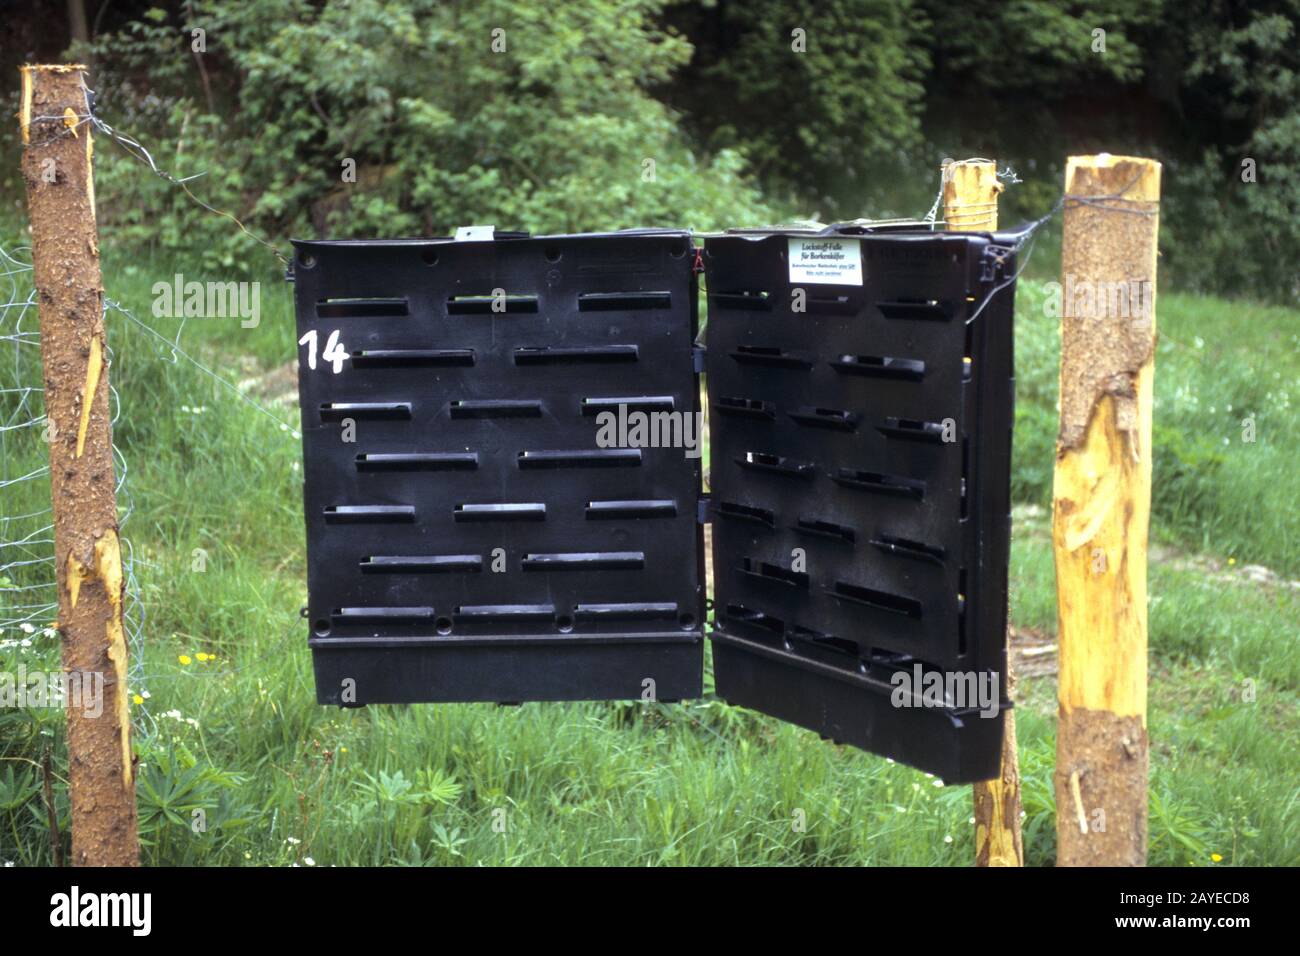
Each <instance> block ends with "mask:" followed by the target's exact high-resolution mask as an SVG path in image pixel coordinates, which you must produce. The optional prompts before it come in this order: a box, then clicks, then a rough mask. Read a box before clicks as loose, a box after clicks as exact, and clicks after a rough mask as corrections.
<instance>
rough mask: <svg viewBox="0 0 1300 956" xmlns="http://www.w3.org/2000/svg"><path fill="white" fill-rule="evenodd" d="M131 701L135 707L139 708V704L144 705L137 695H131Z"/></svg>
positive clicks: (142, 699) (141, 698)
mask: <svg viewBox="0 0 1300 956" xmlns="http://www.w3.org/2000/svg"><path fill="white" fill-rule="evenodd" d="M131 700H132V701H134V702H135V705H136V706H137V707H139V706H140V705H141V704H143V703H144V698H143V697H141V696H140V695H139V694H132V695H131Z"/></svg>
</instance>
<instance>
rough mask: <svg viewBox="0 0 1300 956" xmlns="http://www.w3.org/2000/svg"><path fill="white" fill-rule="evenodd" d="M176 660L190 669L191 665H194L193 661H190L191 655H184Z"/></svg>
mask: <svg viewBox="0 0 1300 956" xmlns="http://www.w3.org/2000/svg"><path fill="white" fill-rule="evenodd" d="M176 659H177V660H178V661H180V662H181V663H182V664H184V665H185V666H186V667H189V666H190V664H192V663H194V662H193V661H191V660H190V655H188V654H182V655H181V656H180V657H178V658H176Z"/></svg>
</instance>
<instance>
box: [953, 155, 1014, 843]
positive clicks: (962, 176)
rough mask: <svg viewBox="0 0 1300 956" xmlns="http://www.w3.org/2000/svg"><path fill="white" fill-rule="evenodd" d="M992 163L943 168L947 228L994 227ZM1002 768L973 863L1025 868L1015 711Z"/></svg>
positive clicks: (985, 796)
mask: <svg viewBox="0 0 1300 956" xmlns="http://www.w3.org/2000/svg"><path fill="white" fill-rule="evenodd" d="M1000 192H1002V183H1001V182H999V181H998V174H997V164H996V163H994V162H991V161H989V160H966V161H964V162H958V163H947V164H945V165H944V167H943V220H944V223H945V224H946V227H947V229H948V231H949V232H953V231H960V232H987V231H992V230H994V229H997V227H998V194H999V193H1000ZM1005 680H1006V684H1007V686H1006V691H1007V694H1008V695H1010V694H1011V692H1012V690H1013V689H1014V684H1013V677H1012V674H1011V648H1010V646H1009V644H1008V647H1007V673H1006V675H1005ZM1004 719H1005V724H1004V727H1005V729H1004V731H1003V738H1002V772H1001V773H1000V774H999V775H998V778H997V779H996V780H986V781H983V782H981V783H977V784H974V786H973V787H972V790H973V793H974V798H975V865H976V866H1024V863H1025V851H1024V844H1023V842H1022V841H1021V836H1020V761H1019V758H1018V757H1017V756H1016V715H1015V712H1014V711H1008V712H1007V714H1006V717H1005V718H1004Z"/></svg>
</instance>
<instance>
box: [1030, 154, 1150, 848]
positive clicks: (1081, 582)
mask: <svg viewBox="0 0 1300 956" xmlns="http://www.w3.org/2000/svg"><path fill="white" fill-rule="evenodd" d="M1065 192H1066V203H1065V224H1064V235H1063V238H1062V247H1061V272H1062V287H1063V288H1062V297H1063V301H1062V308H1061V427H1060V433H1059V435H1058V437H1057V446H1056V473H1055V482H1054V488H1053V495H1052V497H1053V501H1052V545H1053V550H1054V551H1055V555H1056V592H1057V605H1058V609H1057V615H1058V640H1059V642H1060V689H1059V693H1058V702H1059V723H1058V727H1057V735H1056V781H1055V782H1056V808H1057V813H1056V835H1057V865H1059V866H1142V865H1145V863H1146V853H1147V760H1148V756H1147V752H1148V741H1147V725H1146V704H1147V581H1146V570H1147V528H1148V525H1149V522H1150V513H1151V459H1152V447H1151V408H1152V405H1151V400H1152V384H1153V380H1154V371H1155V365H1154V363H1155V337H1156V319H1155V281H1156V236H1157V231H1158V214H1159V199H1160V164H1159V163H1157V162H1155V161H1153V160H1149V159H1138V158H1134V157H1128V156H1110V155H1107V154H1101V155H1098V156H1072V157H1070V159H1069V162H1068V164H1067V166H1066V174H1065Z"/></svg>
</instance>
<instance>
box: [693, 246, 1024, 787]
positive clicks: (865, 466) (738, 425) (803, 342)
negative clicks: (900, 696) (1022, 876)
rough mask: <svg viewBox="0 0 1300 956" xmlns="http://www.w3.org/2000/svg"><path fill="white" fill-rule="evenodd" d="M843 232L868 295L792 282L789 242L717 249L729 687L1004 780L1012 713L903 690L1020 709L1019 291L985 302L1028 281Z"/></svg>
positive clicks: (711, 316)
mask: <svg viewBox="0 0 1300 956" xmlns="http://www.w3.org/2000/svg"><path fill="white" fill-rule="evenodd" d="M845 238H846V248H848V249H850V250H853V252H852V254H854V255H856V254H857V253H858V251H860V254H861V264H862V284H861V285H848V284H846V285H832V284H821V283H814V282H808V281H796V282H792V281H791V273H790V261H789V256H790V239H791V236H788V235H782V234H777V235H769V236H767V237H764V238H741V237H738V236H726V237H721V238H714V239H709V240H708V241H707V242H706V280H707V286H708V291H709V299H708V306H709V309H708V358H707V363H706V369H707V382H708V393H709V400H710V416H711V417H710V435H711V457H710V482H711V495H712V502H713V508H712V513H713V567H714V592H715V593H714V614H715V622H716V623H715V631H714V633H713V639H714V670H715V680H716V684H717V690H718V693H719V695H720V696H722V697H723V698H724V699H726V700H728V701H731V702H733V703H736V704H741V705H744V706H749V707H753V708H755V709H757V710H762V711H764V712H767V713H770V714H774V715H776V716H778V717H781V718H783V719H786V720H790V721H792V722H795V723H799V724H802V725H804V726H806V727H810V728H812V729H814V730H817V731H819V732H820V733H822V734H824V735H826V736H828V737H831V738H833V739H835V740H838V741H844V742H847V743H852V744H855V745H857V746H860V747H864V748H867V749H870V750H873V751H876V752H879V753H883V754H887V755H890V756H893V757H895V758H897V759H899V760H902V761H905V762H907V763H911V764H914V765H917V766H920V767H922V768H924V769H927V770H930V771H932V772H935V773H938V774H940V775H941V776H942V777H943V778H944V779H945V780H948V781H952V782H960V781H969V780H975V779H983V778H987V777H990V776H994V775H996V772H997V766H998V752H999V747H1000V741H1001V735H1002V716H1001V715H1002V708H1001V707H999V708H998V710H997V716H996V717H993V718H983V717H980V716H979V715H978V714H975V713H972V712H971V711H970V710H967V709H961V708H956V707H951V706H949V707H939V708H927V709H915V708H898V707H895V706H893V704H892V703H891V691H892V690H893V689H894V688H893V685H892V684H891V678H892V677H893V675H894V674H895V673H897V672H898V671H899V670H905V671H906V672H908V673H909V674H910V673H913V668H914V666H915V665H917V664H920V665H921V666H922V668H923V670H924V671H926V672H930V671H939V672H952V671H961V672H976V673H989V672H992V673H995V674H997V675H999V685H998V686H999V689H1000V692H1001V694H1002V695H1005V689H1004V688H1002V684H1001V681H1000V676H1001V675H1002V674H1003V673H1004V671H1005V651H1004V647H1005V645H1004V631H1005V626H1006V587H1007V582H1006V574H1007V560H1008V543H1009V528H1010V518H1009V511H1010V497H1009V483H1010V473H1009V467H1010V438H1011V425H1012V419H1011V394H1012V393H1011V386H1012V379H1011V374H1012V369H1011V355H1012V342H1011V334H1012V326H1011V307H1012V297H1013V294H1014V285H1013V284H1011V283H1009V282H1008V283H1006V284H1005V287H1004V288H1002V289H1001V290H1000V291H999V292H998V293H997V294H996V295H995V296H994V297H993V298H992V300H991V301H989V302H988V303H987V305H984V300H985V298H986V297H987V296H988V295H989V294H990V293H991V292H992V291H993V289H994V287H995V284H997V283H1002V282H1003V279H1004V276H1009V275H1010V274H1011V273H1010V271H1001V272H999V271H996V270H994V269H993V268H992V259H990V258H989V257H987V256H986V252H988V251H989V247H990V245H991V241H990V239H989V238H988V237H981V236H973V235H954V236H949V235H944V234H935V233H928V232H900V233H892V234H891V233H887V232H886V233H878V234H868V235H860V236H852V237H845ZM857 244H860V249H858V250H855V249H854V247H855V245H857ZM994 251H995V252H997V253H998V254H999V255H1004V262H1003V263H1002V269H1003V270H1010V269H1012V268H1013V260H1012V259H1011V258H1009V257H1006V256H1005V253H1006V251H1007V250H1005V249H995V250H994ZM798 278H806V277H804V276H800V277H798ZM799 305H802V306H803V311H797V308H798V306H799ZM981 305H983V308H982V309H981V311H979V314H978V317H977V318H974V319H973V321H972V320H971V317H972V315H973V314H974V312H975V310H976V309H978V308H980V306H981ZM946 439H951V440H946ZM796 549H800V550H798V551H797V550H796ZM800 553H802V555H803V556H804V561H806V564H804V563H800V562H799V561H798V560H797V556H798V555H799V554H800Z"/></svg>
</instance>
